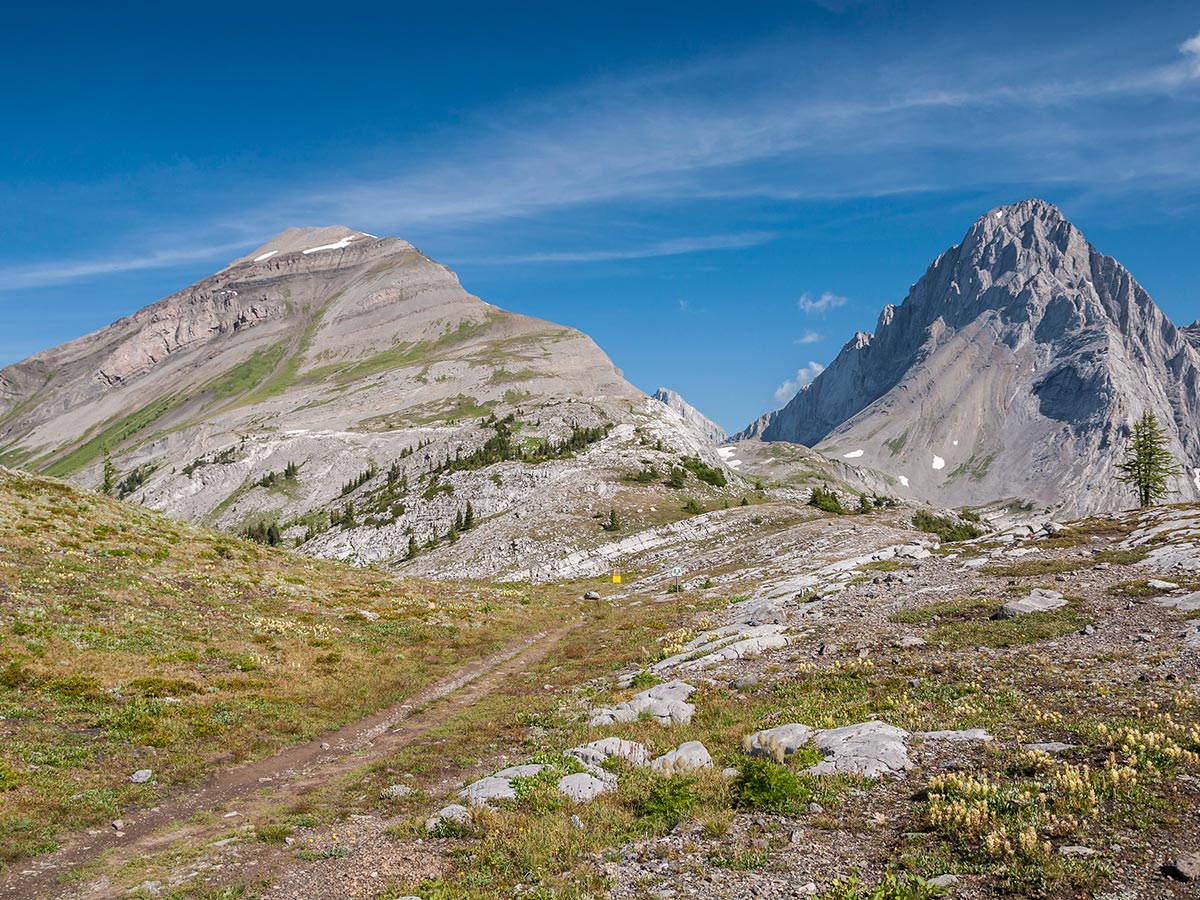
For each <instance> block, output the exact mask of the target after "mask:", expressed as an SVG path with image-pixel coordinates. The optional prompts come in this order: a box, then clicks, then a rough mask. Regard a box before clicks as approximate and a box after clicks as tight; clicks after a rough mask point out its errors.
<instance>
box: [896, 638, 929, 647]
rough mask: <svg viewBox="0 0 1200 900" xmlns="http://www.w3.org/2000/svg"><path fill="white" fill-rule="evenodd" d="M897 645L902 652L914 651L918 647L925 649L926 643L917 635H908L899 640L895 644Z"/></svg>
mask: <svg viewBox="0 0 1200 900" xmlns="http://www.w3.org/2000/svg"><path fill="white" fill-rule="evenodd" d="M895 645H896V646H897V647H899V648H900V649H901V650H912V649H914V648H916V647H924V646H925V641H924V639H922V638H919V637H917V636H916V635H915V634H906V635H904V637H902V638H900V639H898V640H897V641H896V642H895Z"/></svg>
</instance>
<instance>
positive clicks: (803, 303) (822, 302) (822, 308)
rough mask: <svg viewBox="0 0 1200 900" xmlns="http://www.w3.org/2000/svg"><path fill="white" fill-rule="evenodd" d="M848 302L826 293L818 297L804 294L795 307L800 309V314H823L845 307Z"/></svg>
mask: <svg viewBox="0 0 1200 900" xmlns="http://www.w3.org/2000/svg"><path fill="white" fill-rule="evenodd" d="M849 302H850V301H849V300H848V299H847V298H846V297H841V296H839V295H837V294H831V293H830V292H829V291H826V292H825V293H823V294H821V296H819V297H814V296H813V295H812V294H807V293H806V294H804V295H802V296H801V297H800V299H799V300H797V301H796V305H797V306H798V307H800V311H801V312H802V313H823V312H828V311H829V310H831V309H837V308H838V307H839V306H845V305H846V304H847V303H849ZM809 334H812V332H811V331H810V332H809Z"/></svg>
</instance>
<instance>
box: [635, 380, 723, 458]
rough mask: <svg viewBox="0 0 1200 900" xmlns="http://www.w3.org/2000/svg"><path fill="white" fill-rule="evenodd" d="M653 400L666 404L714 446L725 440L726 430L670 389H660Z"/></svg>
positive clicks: (653, 396) (652, 396)
mask: <svg viewBox="0 0 1200 900" xmlns="http://www.w3.org/2000/svg"><path fill="white" fill-rule="evenodd" d="M650 396H651V398H652V399H654V400H657V401H658V402H659V403H662V404H664V405H665V406H666V407H667V408H668V409H670V410H672V411H673V412H675V413H677V414H678V415H679V417H680V418H681V419H683V421H685V422H687V423H688V424H689V425H691V426H692V427H693V428H695V429H696V430H697V431H698V432H700V434H702V435H704V436H705V437H706V438H708V440H710V441H712V442H713V443H714V444H720V443H722V442H723V441H724V440H725V438H726V434H725V429H724V428H722V427H721V426H720V425H718V424H717V423H716V422H714V421H713V420H712V419H710V418H708V416H706V415H704V413H702V412H700V410H698V409H696V407H694V406H692V404H690V403H688V402H687V401H686V400H684V399H683V397H681V396H680V395H679V394H677V393H676V392H675V391H673V390H671V389H670V388H662V387H660V388H659V389H658V390H657V391H655V392H654V393H653V394H651V395H650Z"/></svg>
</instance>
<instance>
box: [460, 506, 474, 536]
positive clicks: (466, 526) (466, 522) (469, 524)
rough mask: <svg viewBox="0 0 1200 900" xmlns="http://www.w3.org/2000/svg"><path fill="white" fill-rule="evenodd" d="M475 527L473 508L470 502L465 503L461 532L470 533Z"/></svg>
mask: <svg viewBox="0 0 1200 900" xmlns="http://www.w3.org/2000/svg"><path fill="white" fill-rule="evenodd" d="M474 527H475V507H473V506H471V501H470V500H468V501H467V512H466V515H464V516H463V531H470V530H471V529H472V528H474Z"/></svg>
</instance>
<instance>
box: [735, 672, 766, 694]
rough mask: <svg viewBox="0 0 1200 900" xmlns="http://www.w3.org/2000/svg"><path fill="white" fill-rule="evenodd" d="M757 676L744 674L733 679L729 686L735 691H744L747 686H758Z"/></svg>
mask: <svg viewBox="0 0 1200 900" xmlns="http://www.w3.org/2000/svg"><path fill="white" fill-rule="evenodd" d="M758 683H759V678H758V676H757V675H744V676H742V677H741V678H737V679H734V681H733V683H732V685H731V687H732V688H733V689H734V690H735V691H744V690H746V689H748V688H755V687H758Z"/></svg>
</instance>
